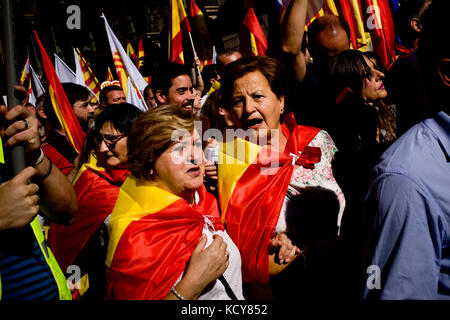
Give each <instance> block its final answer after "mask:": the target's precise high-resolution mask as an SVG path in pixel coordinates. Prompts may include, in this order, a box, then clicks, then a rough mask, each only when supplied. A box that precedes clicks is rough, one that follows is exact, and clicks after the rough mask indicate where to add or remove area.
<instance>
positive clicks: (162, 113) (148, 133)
mask: <svg viewBox="0 0 450 320" xmlns="http://www.w3.org/2000/svg"><path fill="white" fill-rule="evenodd" d="M176 130H183V131H188V132H192V131H193V130H194V117H193V115H192V114H191V113H186V112H183V111H181V110H180V108H179V107H178V106H176V105H161V106H158V107H157V108H154V109H151V110H149V111H147V112H145V113H143V114H142V115H141V116H140V117H139V118H138V119H137V120H136V122H135V123H134V124H133V126H132V127H131V129H130V132H129V133H128V165H129V169H130V171H131V173H132V174H133V175H134V176H135V177H136V178H141V179H146V180H151V176H150V170H153V168H154V165H155V162H156V160H157V159H158V158H159V156H160V155H161V154H162V153H164V151H166V150H167V149H168V148H169V147H170V146H171V145H172V144H173V143H174V141H173V139H172V137H173V132H174V131H176Z"/></svg>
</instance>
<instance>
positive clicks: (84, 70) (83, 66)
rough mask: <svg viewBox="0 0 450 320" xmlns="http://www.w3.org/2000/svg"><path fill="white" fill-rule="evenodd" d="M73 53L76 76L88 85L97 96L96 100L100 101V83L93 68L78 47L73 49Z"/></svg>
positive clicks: (83, 83)
mask: <svg viewBox="0 0 450 320" xmlns="http://www.w3.org/2000/svg"><path fill="white" fill-rule="evenodd" d="M73 55H74V59H75V65H76V67H77V69H76V76H77V79H79V81H82V83H81V84H82V85H84V86H86V87H87V88H88V89H89V91H91V93H92V94H93V95H94V96H95V100H97V101H98V96H99V94H100V90H101V89H100V83H99V82H98V80H97V78H96V77H95V75H94V73H93V72H92V70H91V68H90V67H89V65H88V64H87V62H86V60H85V59H84V57H83V55H82V54H81V52H80V50H79V49H78V48H74V49H73Z"/></svg>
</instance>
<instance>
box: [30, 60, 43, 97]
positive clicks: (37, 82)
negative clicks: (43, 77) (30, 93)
mask: <svg viewBox="0 0 450 320" xmlns="http://www.w3.org/2000/svg"><path fill="white" fill-rule="evenodd" d="M30 71H31V79H32V80H33V86H34V89H35V90H36V96H37V97H38V98H39V97H40V96H41V95H43V94H44V93H45V89H44V86H43V85H42V83H41V81H40V80H39V77H38V76H37V74H36V72H34V69H33V66H32V65H31V64H30Z"/></svg>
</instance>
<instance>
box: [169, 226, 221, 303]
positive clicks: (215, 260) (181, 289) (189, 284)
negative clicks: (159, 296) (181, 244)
mask: <svg viewBox="0 0 450 320" xmlns="http://www.w3.org/2000/svg"><path fill="white" fill-rule="evenodd" d="M206 242H207V238H206V235H202V237H201V238H200V242H199V243H198V245H197V247H196V248H195V249H194V251H193V252H192V256H191V259H190V261H189V265H188V268H187V270H186V272H185V274H184V275H183V278H182V279H181V281H180V282H179V283H178V284H177V286H176V290H177V292H178V293H179V294H180V295H182V296H183V297H184V298H185V299H187V300H194V299H197V298H198V297H199V296H200V294H201V293H202V291H203V290H204V289H205V287H206V286H207V285H208V284H209V283H210V282H212V281H214V280H216V279H217V278H218V277H220V276H221V275H222V274H223V273H224V272H225V270H226V269H227V267H228V264H229V262H228V256H229V253H228V252H227V251H226V249H227V244H226V243H225V241H224V240H223V239H222V237H221V236H219V235H216V234H215V235H214V240H213V242H212V243H211V245H210V246H209V247H208V248H206V249H205V245H206ZM171 298H172V299H173V298H175V299H176V296H175V295H174V294H173V293H172V292H170V293H169V294H168V295H167V297H166V299H171Z"/></svg>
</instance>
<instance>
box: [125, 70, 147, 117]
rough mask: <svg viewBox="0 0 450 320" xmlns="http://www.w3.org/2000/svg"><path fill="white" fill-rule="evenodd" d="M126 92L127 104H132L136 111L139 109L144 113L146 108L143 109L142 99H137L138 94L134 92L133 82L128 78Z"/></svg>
mask: <svg viewBox="0 0 450 320" xmlns="http://www.w3.org/2000/svg"><path fill="white" fill-rule="evenodd" d="M137 90H139V89H137ZM127 92H128V95H127V103H129V104H132V105H134V106H136V107H138V109H140V110H141V111H142V112H145V111H146V110H147V108H146V107H145V105H144V103H143V101H142V99H140V98H139V96H138V93H137V92H136V88H135V87H134V86H133V81H132V80H131V79H130V78H128V88H127Z"/></svg>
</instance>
